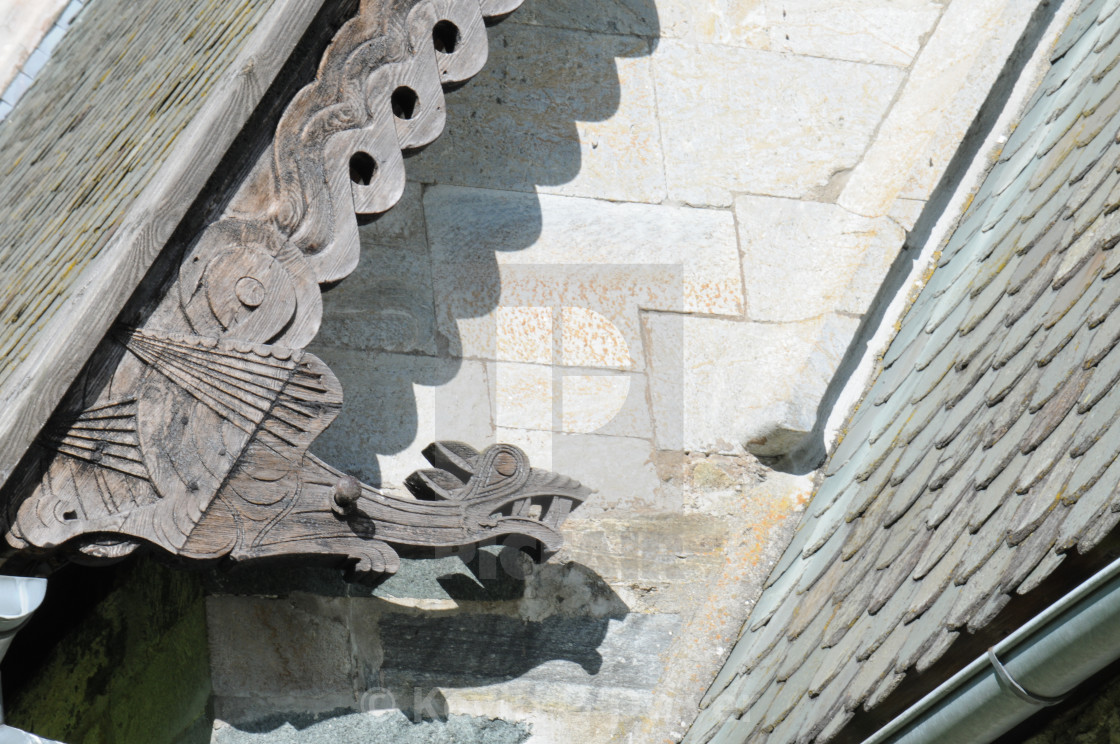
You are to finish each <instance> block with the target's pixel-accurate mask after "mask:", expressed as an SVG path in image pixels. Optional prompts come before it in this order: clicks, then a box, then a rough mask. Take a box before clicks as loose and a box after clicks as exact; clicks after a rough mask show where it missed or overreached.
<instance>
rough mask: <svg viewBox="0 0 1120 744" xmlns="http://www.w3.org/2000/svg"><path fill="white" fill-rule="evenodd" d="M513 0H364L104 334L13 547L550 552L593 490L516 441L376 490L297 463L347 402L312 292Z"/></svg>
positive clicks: (15, 504)
mask: <svg viewBox="0 0 1120 744" xmlns="http://www.w3.org/2000/svg"><path fill="white" fill-rule="evenodd" d="M519 2H520V0H363V2H362V3H361V5H360V9H359V11H358V14H357V16H356V17H355V18H353V19H351V20H350V21H349V22H347V23H346V24H345V25H344V26H343V27H342V28H341V30H340V31H339V32H338V33H337V35H336V36H335V38H334V40H333V41H332V42H331V44H330V46H329V47H328V49H327V51H326V52H325V55H324V57H323V59H322V61H321V63H320V66H319V69H318V73H317V75H316V78H315V80H314V82H312V83H310V84H308V85H307V86H306V87H304V88H303V89H302V90H301V91H300V92H299V93H298V94H297V95H296V96H295V98H294V99H293V100H292V101H291V102H290V103H289V104H288V106H287V108H286V109H285V111H284V113H283V115H282V117H281V119H280V122H279V125H278V127H277V129H276V133H275V136H274V138H273V140H272V146H271V147H270V148H267V150H266V151H265V152H264V154H263V155H261V157H260V158H259V160H258V161H257V164H256V166H255V167H254V168H253V169H252V171H251V173H250V175H249V177H248V178H247V179H246V180H245V182H244V183H242V184H241V185H240V186H239V187H238V189H237V191H236V194H235V196H234V197H233V199H232V201H231V202H230V206H229V207H228V209H227V210H226V212H225V213H224V215H223V216H222V217H221V219H219V220H217V221H216V222H213V223H211V224H210V225H209V226H207V227H206V228H205V229H204V230H203V232H202V234H201V235H200V236H199V237H198V239H197V240H196V241H194V243H193V245H192V246H191V247H189V248H188V249H187V250H186V252H185V255H184V257H183V260H182V263H181V265H180V266H179V268H178V273H177V276H174V277H173V278H172V279H171V280H170V281H169V284H168V285H167V291H165V292H164V293H163V296H162V299H161V300H160V301H159V302H158V304H157V305H156V306H155V308H154V309H153V310H152V311H151V312H149V313H147V315H146V317H145V319H144V320H143V322H142V323H141V324H140V325H139V326H138V327H127V328H125V327H122V328H118V329H117V330H116V331H115V332H114V333H113V334H111V336H110V337H109V338H106V339H105V340H104V341H103V342H102V344H101V346H100V347H99V348H98V350H97V352H96V353H95V354H94V356H93V358H92V359H91V360H90V362H89V363H88V364H87V366H86V368H85V369H84V371H83V372H82V374H81V376H80V377H79V379H78V380H77V382H76V383H75V384H74V386H73V387H72V388H71V391H70V393H69V394H68V395H67V397H66V398H65V400H64V401H63V404H62V405H61V406H60V409H59V412H58V413H57V414H56V415H55V417H54V418H53V419H52V421H51V422H50V423H49V424H48V426H47V427H46V429H45V430H44V432H43V434H42V435H41V436H40V439H39V442H38V443H37V445H36V449H35V452H34V455H33V457H32V463H33V466H31V467H28V468H25V471H26V472H25V473H24V474H23V476H22V478H21V479H20V481H19V482H18V483H17V484H16V485H15V486H14V489H13V490H14V493H13V490H10V491H9V494H10V498H9V499H8V502H7V505H8V509H7V513H6V514H5V515H4V519H5V523H4V525H3V526H4V528H5V530H6V538H7V542H8V543H9V545H10V546H11V547H12V548H15V549H18V550H21V551H30V552H39V551H42V552H46V551H54V550H56V549H58V548H66V549H72V550H76V551H80V553H82V554H84V555H85V556H87V557H89V558H94V559H113V558H118V557H121V556H123V555H127V554H128V553H130V552H132V551H133V550H135V549H136V548H137V547H139V546H141V545H144V544H151V545H155V546H158V547H160V548H162V549H164V550H166V551H169V552H171V553H173V554H176V555H181V556H186V557H190V558H199V559H207V558H211V559H212V558H219V557H225V556H228V557H230V558H232V559H235V560H243V559H251V558H261V557H268V556H279V555H298V554H322V555H332V556H338V557H342V558H347V559H350V560H353V561H356V562H357V569H358V570H359V571H364V572H392V571H394V570H396V568H397V566H398V565H399V557H398V554H397V551H396V550H395V549H394V547H393V546H457V545H465V544H470V543H475V542H480V541H488V540H495V539H500V538H503V537H505V536H521V537H523V538H528V539H530V540H532V541H535V542H536V543H539V544H540V545H541V546H543V548H544V551H545V552H552V551H555V550H556V549H558V548H559V546H560V542H561V538H560V534H559V532H558V527H559V526H560V524H561V522H562V521H563V520H564V519H565V518H566V517H567V515H568V513H569V512H570V510H571V509H572V508H573V507H575V506H578V505H579V504H580V503H581V502H582V501H583V500H584V499H585V498H586V495H587V493H588V491H587V489H585V488H584V487H583V486H581V485H580V484H579V483H577V482H575V481H573V480H571V479H569V478H565V477H563V476H559V475H555V474H552V473H548V472H545V471H542V470H538V469H536V468H533V467H531V466H530V465H529V462H528V460H527V458H526V457H525V454H524V453H523V452H522V451H521V450H519V449H517V448H516V447H513V446H509V445H495V446H491V447H489V448H487V449H485V450H484V451H482V452H481V453H480V452H477V451H476V450H474V449H473V448H471V447H469V446H468V445H465V444H462V443H457V442H438V443H436V444H433V445H431V446H429V447H428V449H427V450H425V456H426V457H427V458H428V460H429V461H430V462H431V464H432V466H433V469H430V470H421V471H419V472H416V473H414V474H413V475H412V476H410V477H409V478H408V479H407V481H406V486H407V487H408V489H409V491H410V492H411V493H412V494H413V498H408V497H402V496H396V495H392V494H387V493H382V492H381V491H379V490H377V489H375V488H372V487H370V486H368V485H364V484H361V483H359V482H358V481H357V480H356V479H355V478H353V477H351V476H348V475H345V474H343V473H341V472H339V471H338V470H335V469H334V468H332V467H330V466H329V465H327V464H325V463H323V462H322V461H320V460H319V459H317V458H316V457H314V456H313V455H310V454H308V452H307V448H308V446H309V445H310V444H311V442H312V440H314V439H315V437H316V436H318V434H319V433H320V432H322V431H323V430H324V429H325V428H326V427H327V425H328V424H330V422H331V421H332V420H333V419H334V417H335V416H336V414H337V413H338V411H339V408H340V406H341V404H342V390H341V387H340V386H339V383H338V380H337V379H336V378H335V376H334V375H333V374H332V373H331V371H330V369H328V368H327V366H326V365H325V364H324V363H323V362H322V361H321V360H319V359H318V358H316V357H315V356H314V355H312V354H309V353H307V352H305V351H303V347H304V346H305V345H306V344H307V343H308V342H309V341H310V340H311V339H312V338H313V337H314V335H315V334H316V332H317V331H318V328H319V323H320V319H321V315H322V301H321V297H320V290H319V285H322V284H328V283H332V282H336V281H338V280H340V279H342V278H344V277H345V276H346V275H347V274H349V273H350V272H351V271H352V270H353V269H354V267H355V266H356V264H357V261H358V251H359V245H358V231H357V222H356V217H355V215H356V214H372V213H379V212H383V211H385V210H387V209H389V208H390V207H392V206H393V205H394V204H395V203H396V201H397V200H398V199H399V198H400V196H401V194H402V192H403V189H404V165H403V160H402V150H407V149H409V148H416V147H420V146H422V145H425V144H427V143H429V142H431V141H432V140H433V139H435V138H436V137H437V136H438V134H439V132H440V131H441V129H442V127H443V122H444V102H443V93H442V88H443V86H445V85H448V84H452V83H457V82H460V81H464V80H466V79H467V78H469V77H471V76H472V75H474V74H475V73H476V72H477V71H478V70H479V69H480V68H481V66H482V64H483V63H484V62H485V59H486V52H487V42H486V31H485V28H484V17H488V16H495V15H501V14H504V13H508V12H510V11H512V10H513V9H514V7H515V6H516V5H517V4H519Z"/></svg>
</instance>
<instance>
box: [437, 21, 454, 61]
mask: <svg viewBox="0 0 1120 744" xmlns="http://www.w3.org/2000/svg"><path fill="white" fill-rule="evenodd" d="M432 43H434V44H435V45H436V51H437V52H443V53H444V54H451V53H452V52H454V51H455V47H457V46H458V45H459V27H458V26H456V25H455V24H454V23H452V22H451V21H440V22H439V23H437V24H436V25H435V26H433V27H432Z"/></svg>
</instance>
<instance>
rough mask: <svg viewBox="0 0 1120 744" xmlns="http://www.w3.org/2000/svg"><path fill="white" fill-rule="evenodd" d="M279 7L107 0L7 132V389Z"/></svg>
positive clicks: (2, 201)
mask: <svg viewBox="0 0 1120 744" xmlns="http://www.w3.org/2000/svg"><path fill="white" fill-rule="evenodd" d="M271 5H272V0H236V1H230V0H175V1H174V2H165V1H164V0H97V1H96V2H93V3H92V4H90V7H88V8H86V10H85V11H84V12H83V14H82V16H81V17H80V18H79V20H78V22H77V24H76V25H75V27H74V28H73V29H72V30H70V32H69V33H68V34H67V36H66V38H65V40H64V41H63V43H62V45H61V47H60V48H59V49H57V50H56V51H55V53H54V54H53V55H52V58H51V60H50V62H48V64H47V66H46V68H45V69H44V70H43V71H42V72H41V73H40V74H39V76H38V77H37V78H36V81H35V83H34V84H33V85H32V87H31V89H30V90H29V91H28V92H27V93H26V94H25V95H24V97H23V99H22V100H21V102H20V104H19V106H17V107H16V108H15V110H14V111H13V112H12V114H11V115H10V116H9V117H8V118H7V120H6V121H5V122H4V123H3V124H0V215H2V219H0V291H2V292H3V294H2V295H0V359H2V361H0V387H2V386H3V385H4V384H5V382H6V380H7V377H8V375H9V374H11V372H12V370H13V369H14V368H15V366H16V365H17V364H18V363H19V362H20V361H21V360H23V359H24V357H25V355H26V353H27V351H28V347H29V346H30V344H31V343H33V342H35V341H36V340H37V338H36V336H37V334H38V333H39V332H40V330H41V329H42V328H43V327H45V325H46V324H47V323H48V322H49V321H50V320H51V318H52V317H53V315H54V313H56V312H57V311H58V309H59V308H60V307H61V306H62V305H63V303H64V302H65V300H66V299H67V297H68V296H69V295H70V292H71V291H72V290H73V287H74V282H75V280H76V279H77V277H78V275H79V274H80V273H81V271H82V269H84V268H85V267H86V266H88V265H89V264H90V262H91V261H93V260H94V259H95V258H96V257H97V255H98V253H99V251H101V250H102V249H103V248H104V247H105V245H106V244H107V242H108V240H109V239H110V238H111V236H112V235H113V233H114V231H115V229H116V227H117V226H118V225H119V223H120V220H121V219H122V217H123V214H124V212H125V210H126V209H127V208H128V207H129V206H130V205H131V204H132V202H133V200H134V199H135V198H136V196H137V195H138V194H139V193H140V192H141V191H142V190H143V189H144V187H145V186H146V185H147V183H148V181H149V179H150V178H151V177H152V176H153V174H155V172H156V171H157V169H158V167H159V166H160V165H161V164H162V163H163V159H164V158H163V156H164V155H165V154H166V152H167V151H168V150H169V149H170V148H171V147H172V145H173V144H174V142H175V139H176V137H177V136H178V135H179V134H180V133H181V132H182V131H183V129H184V127H186V125H187V124H188V123H190V121H191V120H192V118H193V117H194V115H195V113H196V112H197V111H198V109H199V108H200V106H201V105H202V103H203V102H204V101H205V100H206V97H207V94H208V93H209V91H210V89H211V86H212V84H213V83H214V81H215V80H216V79H217V77H218V76H219V74H220V73H222V72H224V71H225V70H226V69H227V68H228V66H229V64H230V62H231V61H232V60H233V58H234V57H235V56H236V54H237V52H238V51H239V50H240V44H241V42H242V40H243V39H244V38H245V37H246V36H247V35H248V34H250V33H251V32H252V31H253V29H254V28H255V27H256V24H257V23H258V22H259V21H260V19H261V18H262V16H263V15H264V14H265V13H266V12H267V10H268V9H269V7H270V6H271Z"/></svg>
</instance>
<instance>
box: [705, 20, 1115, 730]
mask: <svg viewBox="0 0 1120 744" xmlns="http://www.w3.org/2000/svg"><path fill="white" fill-rule="evenodd" d="M1118 6H1120V0H1089V1H1088V2H1085V3H1084V4H1083V6H1082V7H1081V8H1080V9H1079V10H1078V12H1077V14H1076V15H1075V16H1074V18H1073V19H1072V21H1071V22H1070V25H1069V26H1068V27H1067V29H1066V31H1065V32H1064V33H1063V35H1062V37H1061V39H1060V41H1059V42H1058V45H1057V47H1056V48H1055V50H1054V52H1053V54H1052V57H1051V59H1052V63H1053V65H1052V67H1051V69H1050V70H1049V72H1048V73H1047V75H1046V76H1045V79H1044V80H1043V82H1042V83H1041V85H1040V87H1039V89H1038V90H1037V92H1036V93H1035V95H1034V97H1033V99H1032V101H1031V103H1030V104H1029V105H1028V107H1027V110H1026V113H1025V114H1024V116H1023V118H1022V120H1021V122H1020V123H1019V125H1018V126H1017V128H1016V129H1015V131H1014V132H1013V134H1012V135H1011V136H1010V138H1009V140H1008V142H1007V144H1006V146H1005V148H1004V150H1003V152H1002V153H1001V155H1000V158H999V162H998V163H996V165H995V166H994V167H993V169H992V170H991V172H990V173H989V174H988V176H987V178H986V179H985V181H984V183H983V185H982V186H981V188H980V190H979V191H978V193H977V194H976V196H975V198H974V199H973V201H972V203H971V205H970V206H969V208H968V209H967V211H966V213H965V215H964V216H963V218H962V220H961V223H960V224H959V226H958V227H957V228H956V230H955V231H954V234H953V235H952V237H951V238H950V239H949V241H948V242H947V244H946V246H945V248H944V249H943V251H942V253H941V255H940V258H939V260H938V264H937V267H936V270H935V271H934V272H933V274H932V276H931V277H930V279H929V282H928V284H927V285H926V287H925V288H924V289H923V291H922V292H921V294H920V295H919V297H918V299H917V300H916V301H915V303H914V304H913V306H912V307H911V308H910V310H909V311H908V313H907V315H906V317H905V318H904V319H903V321H902V323H901V325H900V328H899V331H898V333H897V335H896V337H895V338H894V340H893V341H892V343H891V345H890V347H889V349H888V351H887V352H886V354H885V356H884V358H883V360H882V364H881V368H880V372H879V374H878V376H877V378H876V380H875V381H874V383H873V385H872V387H871V389H870V391H869V392H868V394H867V395H866V397H865V399H864V401H863V403H862V404H861V406H860V408H859V409H858V410H857V411H856V413H855V414H854V416H853V418H852V419H851V421H850V422H849V425H848V428H847V431H846V433H845V435H844V438H843V440H842V441H841V443H840V444H839V446H838V447H837V448H836V450H835V452H834V453H833V455H832V456H831V458H830V460H829V462H828V463H827V465H826V467H825V477H824V479H823V482H822V483H821V485H820V487H819V488H818V491H817V493H816V494H815V496H814V498H813V500H812V502H811V504H810V506H809V507H808V510H807V512H806V514H805V516H804V518H803V520H802V523H801V524H800V526H799V528H798V532H797V534H796V536H795V538H794V540H793V542H792V544H791V545H790V546H789V548H788V549H787V550H786V552H785V554H784V556H783V558H782V559H781V561H780V562H779V564H778V566H777V567H776V568H775V570H774V572H773V574H772V575H771V576H770V578H769V579H768V581H767V587H766V589H765V590H764V591H763V594H762V596H761V597H760V599H759V601H758V603H757V605H756V606H755V607H754V609H753V611H752V613H751V616H750V619H749V620H748V622H747V626H746V627H745V628H744V631H743V634H742V636H741V638H740V640H739V642H738V644H737V645H736V647H735V649H734V651H733V652H732V654H731V656H730V658H729V659H728V661H727V663H726V665H725V667H724V669H723V671H722V672H721V673H720V675H719V677H718V678H717V679H716V681H715V683H714V684H713V686H712V688H711V690H710V691H709V693H708V695H707V697H706V698H705V705H706V708H705V710H703V711H702V712H701V714H700V716H699V718H698V719H697V721H696V722H695V724H694V725H693V727H692V729H691V730H690V732H689V734H688V736H687V737H686V738H685V742H688V743H689V744H696V743H698V742H713V744H714V743H719V744H727V743H730V742H736V743H738V742H743V741H752V742H753V741H771V742H780V743H782V744H785V743H786V742H808V741H827V740H828V739H830V738H832V737H833V736H834V735H836V734H837V733H838V732H839V731H840V730H841V728H842V727H843V726H844V725H845V723H847V722H848V721H849V720H850V719H851V717H852V716H853V715H854V711H855V710H857V709H858V708H859V707H860V706H864V707H866V708H868V709H871V708H874V707H875V706H876V705H878V704H879V703H880V702H881V701H883V700H884V699H885V698H886V697H887V696H888V695H890V693H891V692H892V691H893V690H895V689H896V688H897V687H898V685H899V684H900V683H901V682H902V681H903V680H904V679H906V678H908V677H910V676H911V675H913V674H915V672H922V671H923V670H926V669H927V668H929V667H930V666H931V665H932V664H933V663H934V662H935V661H937V660H938V659H940V658H941V657H942V655H943V654H945V652H946V651H947V650H948V649H949V648H950V647H951V646H952V644H953V643H954V641H955V640H956V639H957V638H958V637H959V636H960V635H961V634H962V633H968V632H973V631H976V630H978V629H980V628H983V627H984V626H986V625H987V624H988V623H990V622H991V621H992V620H993V618H995V617H996V615H997V613H999V611H1000V610H1001V609H1002V608H1003V607H1004V606H1005V605H1006V604H1007V602H1008V601H1009V600H1010V598H1011V596H1012V595H1014V594H1016V593H1017V594H1026V593H1028V592H1030V591H1031V590H1032V589H1034V588H1036V587H1037V586H1038V585H1039V583H1040V582H1041V581H1042V580H1043V579H1045V578H1046V577H1047V576H1049V575H1050V574H1051V573H1052V572H1053V571H1054V570H1055V568H1057V566H1058V565H1059V564H1061V563H1062V562H1063V560H1065V558H1066V557H1067V556H1068V555H1070V554H1076V553H1086V552H1087V551H1089V550H1091V549H1092V548H1093V547H1095V546H1096V545H1097V544H1098V543H1099V542H1100V541H1101V540H1102V539H1103V538H1104V537H1105V536H1106V535H1108V533H1109V532H1110V531H1111V530H1112V529H1113V528H1114V527H1115V526H1116V524H1117V523H1118V522H1120V488H1118V487H1120V458H1118V457H1117V455H1118V453H1120V384H1117V383H1120V349H1118V348H1117V346H1118V342H1120V310H1118V309H1117V308H1118V306H1120V277H1117V276H1116V275H1117V273H1118V272H1120V248H1116V247H1115V246H1116V245H1117V243H1118V242H1120V211H1116V210H1118V209H1120V174H1118V172H1117V167H1118V165H1120V144H1118V143H1120V12H1117V8H1118Z"/></svg>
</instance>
